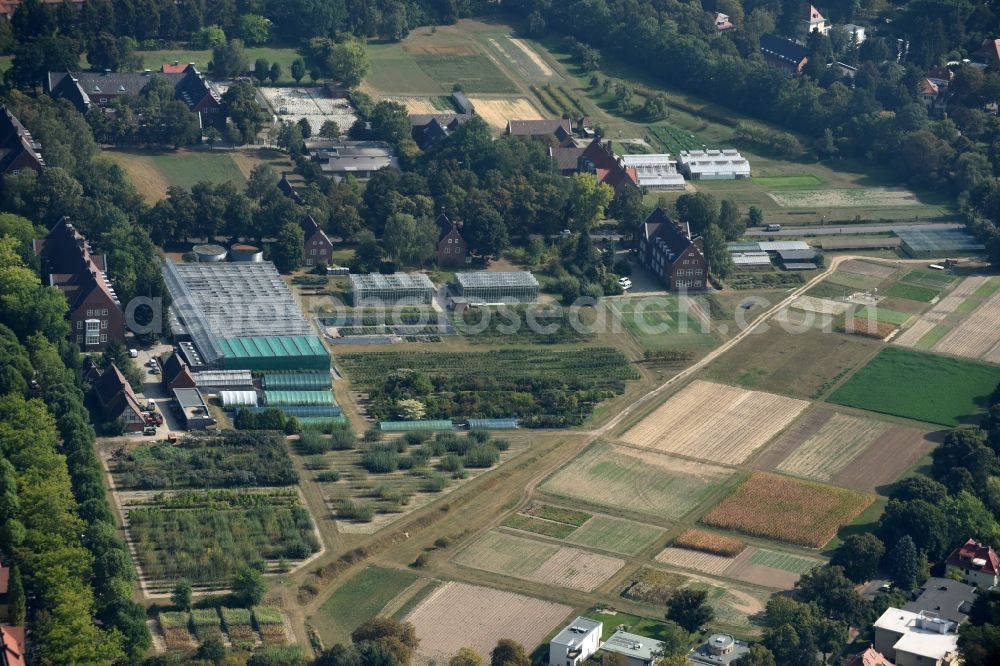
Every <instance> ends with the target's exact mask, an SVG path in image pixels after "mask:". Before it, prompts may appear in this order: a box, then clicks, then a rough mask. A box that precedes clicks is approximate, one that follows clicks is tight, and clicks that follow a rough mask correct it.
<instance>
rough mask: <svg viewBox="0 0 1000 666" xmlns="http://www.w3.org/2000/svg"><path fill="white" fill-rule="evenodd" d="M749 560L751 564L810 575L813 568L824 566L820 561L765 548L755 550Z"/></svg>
mask: <svg viewBox="0 0 1000 666" xmlns="http://www.w3.org/2000/svg"><path fill="white" fill-rule="evenodd" d="M749 560H750V564H759V565H761V566H765V567H771V568H772V569H781V570H782V571H791V572H792V573H798V574H804V573H808V572H809V571H811V570H812V569H813V567H816V566H818V565H820V564H822V562H821V561H819V560H813V559H810V558H806V557H797V556H795V555H792V554H791V553H782V552H779V551H776V550H764V549H763V548H758V549H755V550H754V552H753V554H752V555H750V558H749Z"/></svg>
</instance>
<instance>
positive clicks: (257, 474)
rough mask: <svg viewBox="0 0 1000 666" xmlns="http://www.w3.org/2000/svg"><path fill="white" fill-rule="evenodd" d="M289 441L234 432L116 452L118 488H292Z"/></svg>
mask: <svg viewBox="0 0 1000 666" xmlns="http://www.w3.org/2000/svg"><path fill="white" fill-rule="evenodd" d="M283 440H284V437H279V436H278V435H275V434H273V433H263V432H237V431H230V432H226V433H221V434H219V435H195V436H190V437H185V438H183V439H181V440H180V442H178V443H170V442H156V443H154V444H149V445H143V446H141V447H122V448H120V449H117V450H116V451H113V452H112V453H111V455H110V458H109V460H108V468H109V469H110V471H111V474H112V475H113V477H114V480H115V487H116V488H118V489H122V490H124V489H129V490H164V489H179V488H229V487H237V486H291V485H294V484H295V483H296V482H297V481H298V476H297V475H296V473H295V469H294V468H293V467H292V460H291V458H289V457H288V451H287V450H286V448H285V444H284V441H283Z"/></svg>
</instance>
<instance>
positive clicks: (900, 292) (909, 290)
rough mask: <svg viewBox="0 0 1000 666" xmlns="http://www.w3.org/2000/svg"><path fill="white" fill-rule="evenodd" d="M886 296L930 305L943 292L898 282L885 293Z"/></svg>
mask: <svg viewBox="0 0 1000 666" xmlns="http://www.w3.org/2000/svg"><path fill="white" fill-rule="evenodd" d="M885 295H886V296H890V297H894V298H905V299H907V300H911V301H920V302H921V303H930V302H931V301H933V300H934V299H935V298H937V297H938V296H940V295H941V290H939V289H933V288H931V287H922V286H920V285H916V284H908V283H906V282H896V283H895V284H893V285H891V286H890V287H889V288H888V289H887V290H886V291H885Z"/></svg>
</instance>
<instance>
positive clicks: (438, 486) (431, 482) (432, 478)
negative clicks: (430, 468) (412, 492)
mask: <svg viewBox="0 0 1000 666" xmlns="http://www.w3.org/2000/svg"><path fill="white" fill-rule="evenodd" d="M447 485H448V477H446V476H445V475H444V474H438V473H437V472H433V473H431V474H428V475H427V476H426V477H425V478H424V480H423V481H421V482H420V490H422V491H424V492H425V493H439V492H441V491H442V490H444V489H445V487H447Z"/></svg>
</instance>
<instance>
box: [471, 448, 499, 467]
mask: <svg viewBox="0 0 1000 666" xmlns="http://www.w3.org/2000/svg"><path fill="white" fill-rule="evenodd" d="M464 459H465V466H466V467H480V468H481V467H493V465H496V464H497V463H498V462H499V461H500V452H499V451H497V450H496V449H495V448H493V447H492V446H490V445H489V444H480V445H478V446H473V447H472V448H470V449H469V450H468V451H467V452H466V453H465V456H464Z"/></svg>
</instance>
